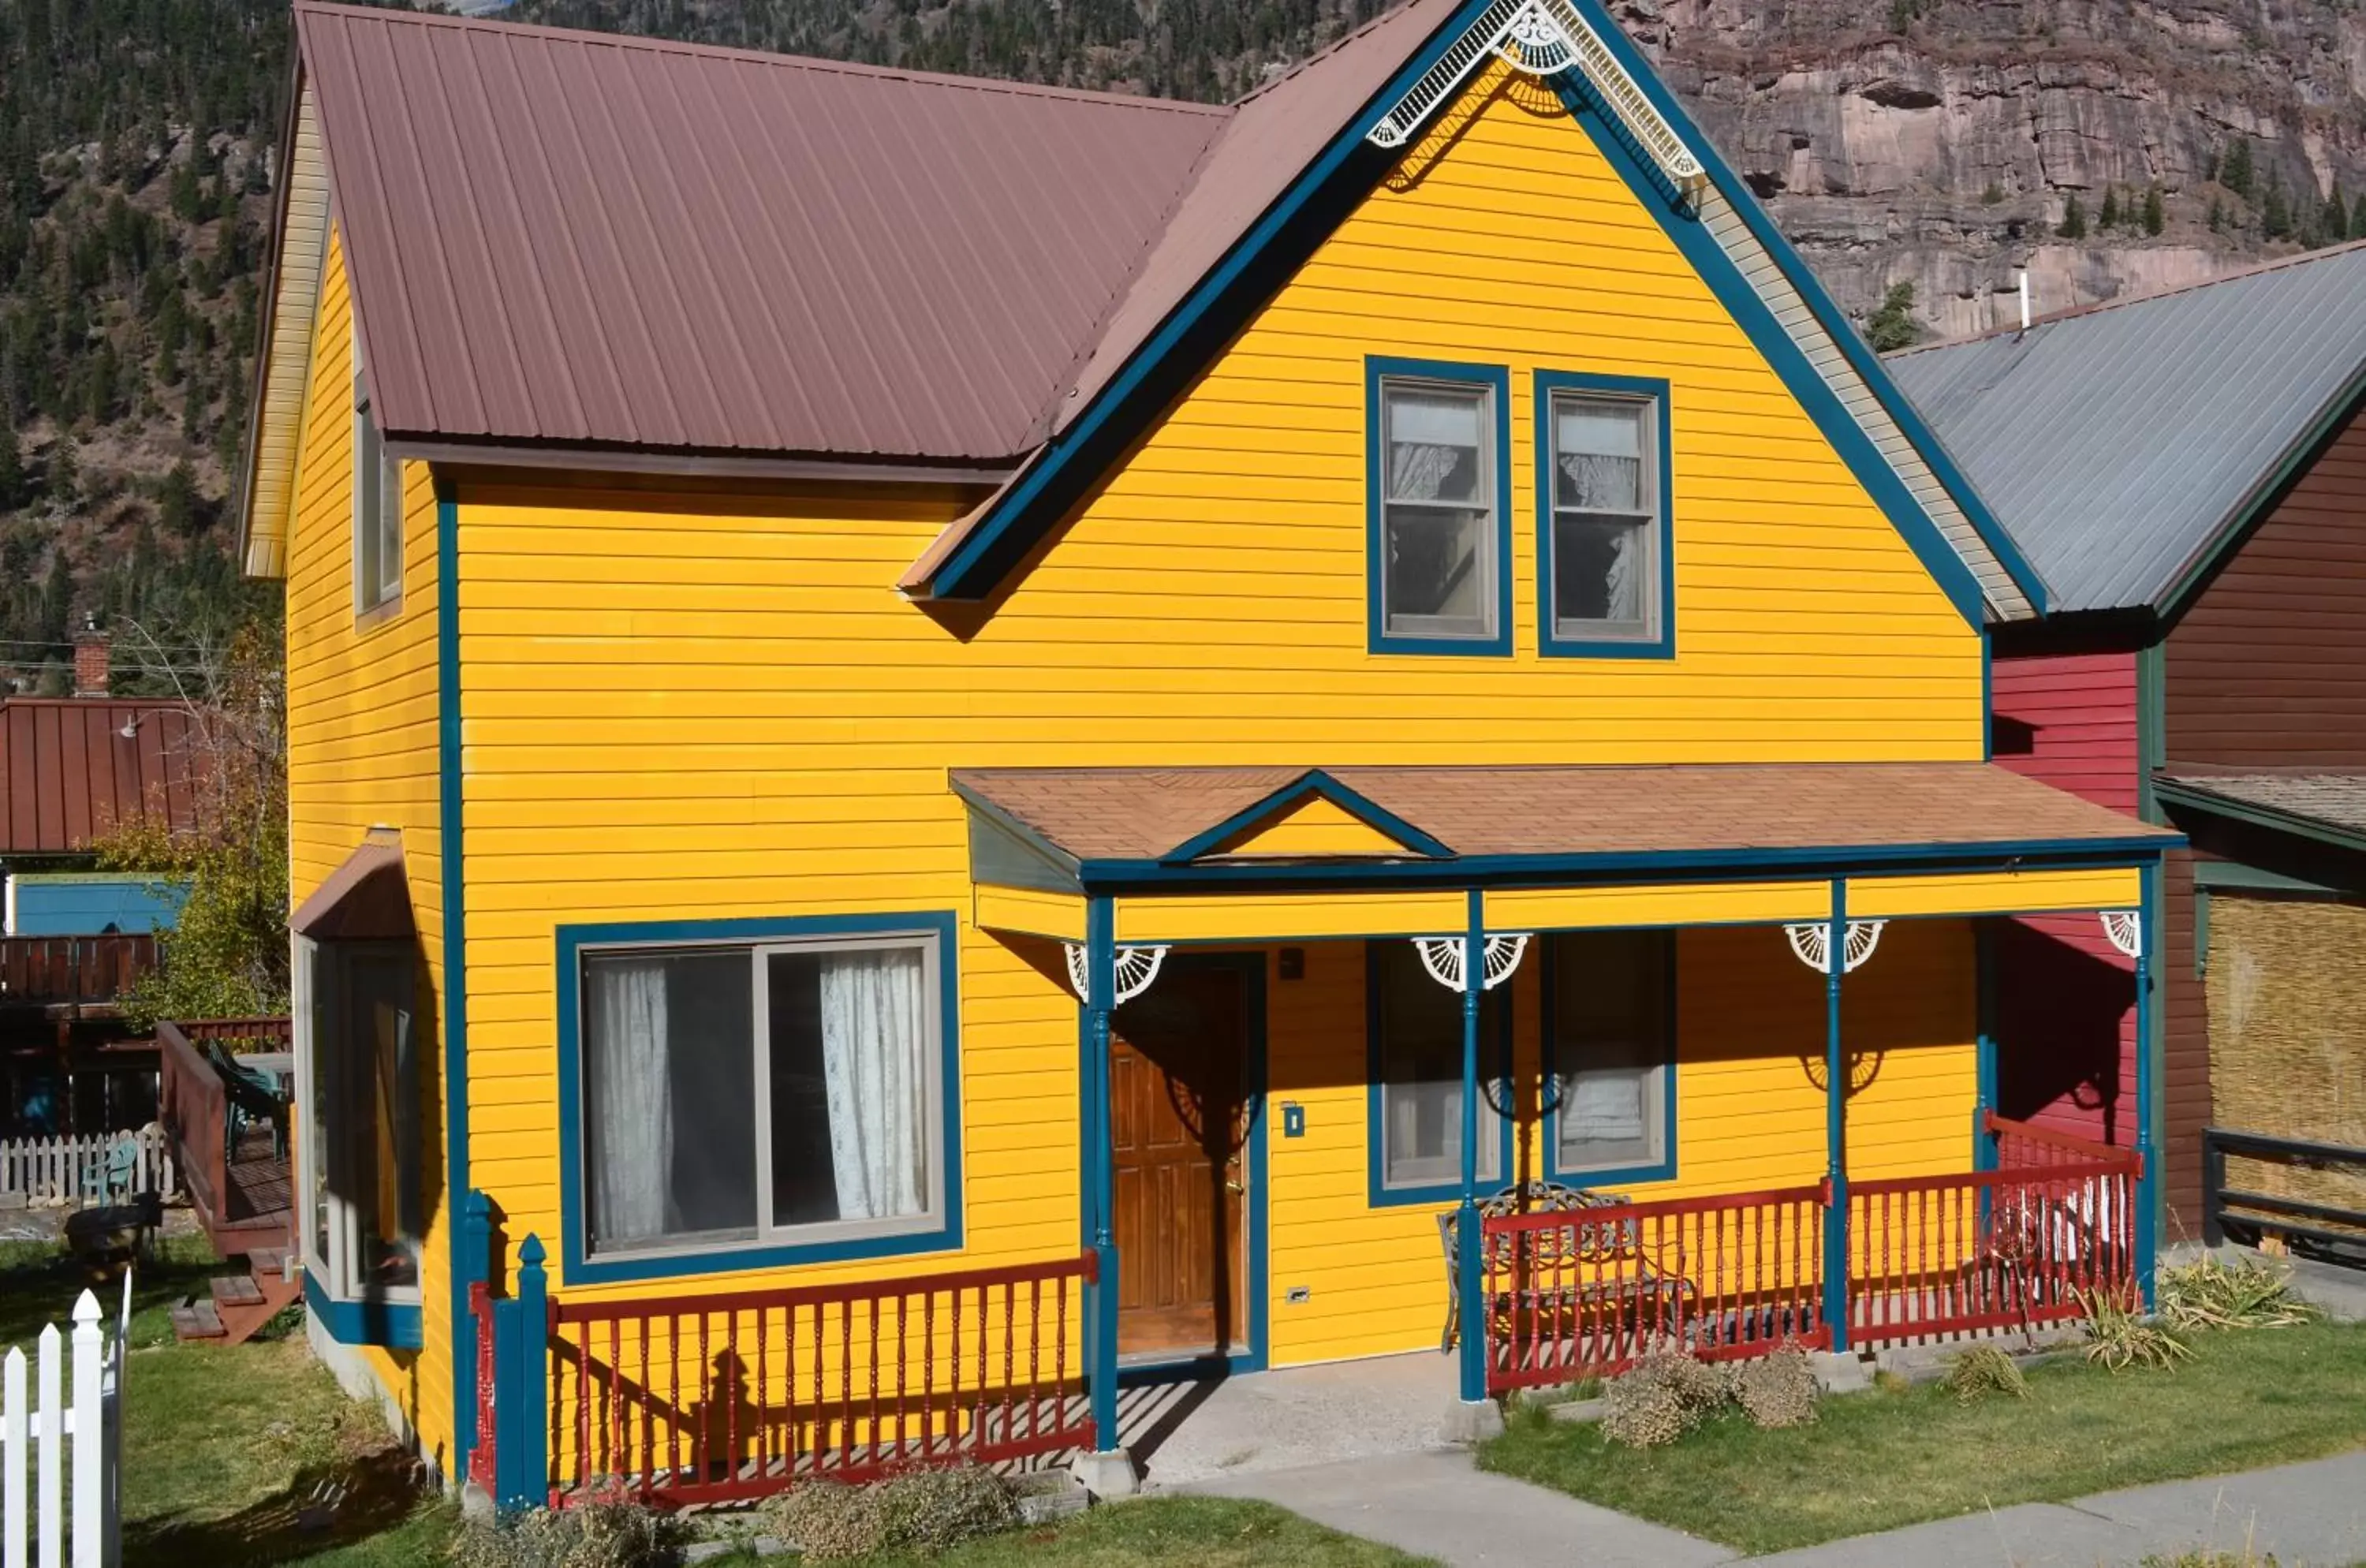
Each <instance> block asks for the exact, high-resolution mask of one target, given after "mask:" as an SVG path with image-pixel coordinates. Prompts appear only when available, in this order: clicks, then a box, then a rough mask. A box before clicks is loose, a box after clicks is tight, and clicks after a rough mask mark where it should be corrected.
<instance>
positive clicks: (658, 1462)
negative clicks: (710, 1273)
mask: <svg viewBox="0 0 2366 1568" xmlns="http://www.w3.org/2000/svg"><path fill="white" fill-rule="evenodd" d="M1092 1273H1093V1258H1092V1257H1091V1256H1090V1255H1089V1254H1087V1255H1086V1256H1084V1257H1082V1258H1061V1259H1057V1260H1055V1261H1053V1262H1049V1263H1031V1264H1020V1265H1015V1266H1012V1267H1008V1268H1001V1269H971V1270H966V1271H963V1272H960V1273H947V1274H938V1275H933V1276H928V1277H923V1278H918V1279H910V1280H873V1281H865V1282H862V1283H856V1284H845V1285H819V1286H806V1287H801V1288H797V1289H792V1290H778V1291H751V1292H739V1293H735V1294H729V1295H715V1296H708V1297H704V1298H702V1297H694V1296H692V1297H685V1296H680V1295H672V1296H652V1297H639V1298H635V1299H632V1300H623V1301H601V1300H591V1299H583V1298H576V1299H569V1300H563V1301H555V1302H554V1303H552V1305H551V1308H550V1314H549V1315H550V1335H549V1355H548V1362H547V1368H548V1389H547V1402H546V1403H547V1412H548V1417H549V1430H548V1433H547V1440H548V1444H549V1448H548V1453H549V1463H550V1472H551V1475H552V1478H553V1479H552V1484H551V1500H552V1502H554V1503H555V1504H564V1503H566V1502H568V1501H570V1500H572V1499H573V1498H576V1497H579V1496H585V1495H605V1494H610V1493H624V1494H627V1495H634V1496H638V1497H641V1498H644V1499H646V1500H648V1501H650V1502H653V1503H659V1504H662V1505H666V1506H682V1505H685V1504H704V1503H719V1502H729V1501H738V1500H745V1499H748V1498H753V1497H760V1496H763V1495H768V1494H771V1493H773V1492H778V1491H781V1490H783V1488H785V1487H787V1486H789V1485H790V1484H792V1483H795V1482H799V1481H805V1480H812V1479H828V1480H836V1481H862V1480H868V1479H872V1478H874V1477H877V1476H879V1475H882V1474H884V1473H887V1472H893V1471H896V1470H900V1469H907V1468H911V1467H915V1466H926V1465H934V1464H952V1463H957V1462H962V1461H974V1462H976V1463H980V1464H1000V1463H1006V1462H1009V1461H1020V1460H1025V1459H1030V1458H1033V1457H1036V1456H1041V1455H1047V1454H1053V1453H1059V1452H1063V1451H1067V1450H1077V1449H1087V1450H1089V1449H1091V1448H1093V1447H1095V1446H1096V1445H1095V1443H1094V1437H1093V1424H1092V1419H1091V1416H1090V1415H1089V1413H1088V1412H1087V1409H1086V1402H1085V1398H1084V1393H1085V1389H1084V1356H1083V1348H1082V1347H1083V1331H1084V1324H1085V1313H1084V1301H1083V1295H1084V1287H1085V1285H1086V1284H1087V1281H1088V1280H1090V1279H1091V1278H1092Z"/></svg>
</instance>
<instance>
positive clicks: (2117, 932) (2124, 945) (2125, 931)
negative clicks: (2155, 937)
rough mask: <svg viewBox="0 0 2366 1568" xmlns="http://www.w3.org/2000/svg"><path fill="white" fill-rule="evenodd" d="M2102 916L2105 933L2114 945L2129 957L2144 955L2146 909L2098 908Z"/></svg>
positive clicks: (2098, 912)
mask: <svg viewBox="0 0 2366 1568" xmlns="http://www.w3.org/2000/svg"><path fill="white" fill-rule="evenodd" d="M2095 912H2096V913H2097V914H2098V915H2100V916H2101V917H2102V920H2103V935H2104V936H2105V937H2106V938H2108V939H2110V941H2111V943H2112V945H2113V947H2116V948H2118V949H2119V950H2120V952H2121V953H2122V954H2123V955H2124V956H2126V957H2129V958H2139V957H2142V956H2143V955H2144V911H2143V910H2141V909H2098V910H2097V911H2095Z"/></svg>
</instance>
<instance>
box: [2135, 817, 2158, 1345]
mask: <svg viewBox="0 0 2366 1568" xmlns="http://www.w3.org/2000/svg"><path fill="white" fill-rule="evenodd" d="M2160 866H2161V863H2160V857H2158V856H2157V855H2156V856H2155V857H2154V858H2153V859H2151V860H2149V861H2146V863H2144V865H2143V866H2142V867H2140V868H2139V869H2138V871H2137V873H2136V877H2137V886H2138V887H2139V889H2140V891H2139V894H2138V903H2137V906H2136V952H2135V960H2136V1159H2137V1160H2138V1162H2139V1165H2138V1170H2139V1172H2140V1174H2139V1176H2138V1177H2137V1179H2136V1281H2137V1284H2138V1286H2139V1287H2140V1288H2141V1289H2142V1290H2143V1292H2144V1304H2145V1307H2146V1310H2147V1311H2149V1310H2151V1307H2152V1304H2153V1268H2154V1264H2155V1261H2156V1255H2155V1248H2156V1247H2158V1245H2159V1224H2160V1151H2159V1150H2158V1149H2157V1148H2155V1147H2154V1146H2153V1135H2152V1131H2153V1118H2154V1116H2155V1115H2156V1114H2157V1108H2156V1107H2155V1106H2154V1104H2153V1093H2154V1090H2153V1047H2154V1041H2153V1037H2152V1036H2153V997H2152V954H2153V950H2154V947H2155V944H2156V942H2157V941H2158V938H2157V937H2156V935H2155V932H2157V931H2158V930H2159V924H2158V921H2159V916H2160Z"/></svg>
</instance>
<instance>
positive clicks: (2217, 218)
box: [2210, 197, 2226, 234]
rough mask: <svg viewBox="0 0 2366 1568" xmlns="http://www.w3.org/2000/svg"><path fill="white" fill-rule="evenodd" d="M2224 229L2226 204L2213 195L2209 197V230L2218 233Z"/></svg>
mask: <svg viewBox="0 0 2366 1568" xmlns="http://www.w3.org/2000/svg"><path fill="white" fill-rule="evenodd" d="M2225 230H2226V204H2225V202H2223V201H2221V200H2219V199H2218V198H2217V197H2211V198H2210V231H2211V232H2212V233H2214V234H2220V233H2224V232H2225Z"/></svg>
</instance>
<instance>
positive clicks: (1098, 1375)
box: [1077, 897, 1132, 1495]
mask: <svg viewBox="0 0 2366 1568" xmlns="http://www.w3.org/2000/svg"><path fill="white" fill-rule="evenodd" d="M1116 927H1117V919H1116V913H1115V911H1114V909H1113V908H1111V907H1110V901H1109V899H1107V898H1105V897H1102V898H1094V899H1091V900H1090V901H1088V902H1087V904H1086V906H1085V994H1084V996H1083V997H1082V998H1079V999H1078V1006H1077V1018H1078V1021H1079V1025H1080V1027H1079V1030H1078V1033H1079V1036H1080V1038H1079V1045H1080V1047H1081V1051H1082V1056H1083V1060H1082V1061H1081V1062H1080V1063H1079V1064H1078V1067H1079V1074H1080V1077H1081V1079H1082V1089H1083V1095H1084V1101H1085V1114H1084V1136H1085V1162H1084V1163H1085V1169H1086V1172H1087V1180H1086V1182H1085V1193H1084V1197H1085V1212H1086V1213H1087V1216H1088V1218H1087V1224H1089V1225H1090V1226H1091V1230H1092V1247H1093V1258H1094V1262H1095V1265H1096V1269H1095V1274H1096V1280H1095V1282H1094V1283H1093V1284H1092V1285H1091V1286H1089V1287H1087V1299H1088V1304H1087V1311H1086V1314H1085V1338H1086V1344H1085V1360H1086V1386H1087V1392H1088V1393H1089V1394H1090V1396H1091V1400H1092V1416H1093V1435H1094V1438H1095V1439H1096V1441H1098V1444H1099V1445H1100V1447H1099V1452H1098V1455H1096V1456H1095V1457H1096V1458H1102V1459H1108V1458H1110V1457H1112V1456H1114V1458H1115V1462H1113V1463H1104V1464H1100V1465H1098V1466H1095V1467H1094V1474H1093V1476H1091V1477H1090V1478H1088V1479H1087V1486H1088V1487H1091V1488H1092V1489H1093V1490H1096V1491H1098V1492H1102V1493H1104V1494H1108V1495H1118V1494H1119V1493H1120V1492H1121V1491H1130V1490H1132V1488H1131V1486H1128V1485H1124V1484H1123V1482H1122V1481H1121V1479H1120V1476H1121V1472H1122V1475H1123V1477H1125V1478H1127V1479H1130V1478H1131V1476H1132V1461H1130V1460H1127V1459H1126V1458H1125V1457H1124V1454H1123V1449H1122V1446H1121V1444H1120V1443H1119V1441H1118V1425H1117V1302H1118V1268H1119V1259H1118V1255H1117V1235H1116V1231H1115V1228H1114V1226H1115V1224H1116V1211H1117V1151H1116V1146H1115V1145H1114V1144H1113V1143H1112V1142H1111V1138H1110V1010H1111V1009H1112V1008H1113V1007H1115V1005H1116V999H1117V938H1116Z"/></svg>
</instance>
